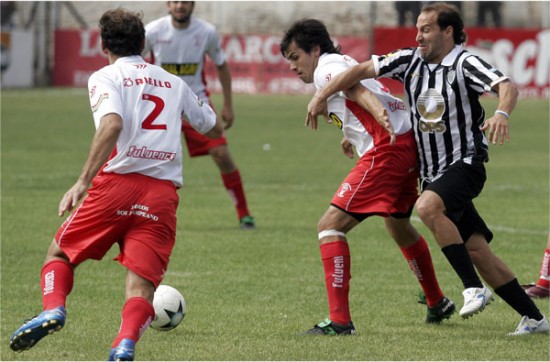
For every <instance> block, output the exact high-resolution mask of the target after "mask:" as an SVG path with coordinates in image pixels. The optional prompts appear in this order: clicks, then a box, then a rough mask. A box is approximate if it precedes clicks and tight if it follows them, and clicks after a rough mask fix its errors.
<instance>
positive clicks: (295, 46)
mask: <svg viewBox="0 0 550 362" xmlns="http://www.w3.org/2000/svg"><path fill="white" fill-rule="evenodd" d="M280 49H281V53H282V54H283V56H284V57H285V58H286V59H287V60H289V62H290V69H291V70H292V71H293V72H295V73H296V75H297V76H298V77H299V78H300V79H301V80H302V81H304V82H305V83H312V82H313V83H315V86H316V87H317V89H321V88H323V87H325V86H326V85H327V84H330V81H331V79H332V77H334V76H335V75H337V74H338V73H340V72H342V71H344V70H345V69H347V68H349V67H352V66H354V65H355V64H357V62H356V61H355V60H353V59H352V58H350V57H349V56H346V55H341V54H340V49H339V47H335V46H334V44H333V42H332V40H331V39H330V36H329V34H328V31H327V29H326V27H325V26H324V24H323V23H322V22H320V21H318V20H315V19H304V20H300V21H297V22H295V23H294V24H293V25H292V26H291V27H290V28H289V29H288V30H287V31H286V32H285V35H284V37H283V39H282V41H281V44H280ZM327 116H328V120H329V123H332V124H333V125H335V126H337V127H338V128H340V129H341V130H342V132H343V134H344V139H343V140H342V147H343V151H344V153H345V154H346V155H347V156H348V157H350V158H353V157H354V153H353V148H355V151H356V153H357V155H358V156H359V160H358V161H357V164H356V165H355V167H354V168H353V169H352V170H351V171H350V173H349V174H348V176H347V177H346V178H345V179H344V181H343V182H342V184H341V185H340V187H339V188H338V190H337V191H336V193H335V194H334V195H333V197H332V201H331V203H330V206H329V207H328V209H327V211H326V212H325V214H324V215H323V216H322V217H321V219H320V221H319V223H318V226H317V229H318V233H319V234H318V239H319V243H320V251H321V259H322V261H323V269H324V274H325V285H326V289H327V295H328V303H329V317H328V318H327V319H326V320H325V321H323V322H321V323H319V324H317V325H315V326H314V327H313V329H311V330H308V331H307V332H306V334H324V335H338V334H353V333H355V327H354V326H353V323H352V320H351V315H350V308H349V302H348V295H349V281H350V279H351V275H350V264H351V258H350V250H349V246H348V241H347V237H346V234H347V233H348V232H349V231H350V230H352V229H353V228H354V227H355V226H357V225H358V224H359V223H361V222H362V221H363V220H365V219H366V218H368V217H370V216H373V215H378V216H382V217H384V221H385V224H386V228H387V230H388V233H389V234H390V236H391V237H392V238H393V239H394V240H395V242H396V243H397V245H398V246H399V247H400V249H401V252H402V253H403V256H404V257H405V259H406V260H407V262H408V263H409V266H410V267H411V269H412V270H413V272H414V275H415V276H416V278H417V279H418V281H419V283H420V285H421V286H422V289H423V291H424V292H425V293H426V296H427V300H428V302H427V304H428V309H427V316H426V322H427V323H440V322H441V321H442V320H443V319H446V318H449V317H450V316H451V315H452V314H453V312H454V311H455V305H454V303H453V302H452V301H451V300H449V299H448V298H447V297H445V296H444V295H443V293H442V291H441V289H440V287H439V284H438V282H437V278H436V275H435V272H434V268H433V264H432V259H431V256H430V251H429V249H428V245H427V243H426V241H425V240H424V238H423V237H422V236H421V235H420V234H419V233H418V232H417V231H416V230H415V228H414V227H413V226H412V225H411V223H410V215H411V212H412V209H413V207H414V203H415V201H416V199H417V197H418V187H417V180H418V166H417V163H418V161H417V152H416V146H415V142H414V136H413V133H412V131H411V125H410V122H409V120H408V112H407V110H406V108H405V105H404V104H403V102H402V101H401V100H400V99H398V98H396V97H394V96H392V95H391V94H390V93H389V91H388V90H387V89H386V88H385V87H383V86H382V84H380V83H379V82H378V81H375V80H368V81H364V82H361V83H360V84H358V85H357V86H356V87H355V88H354V89H352V90H349V91H347V92H345V94H343V93H341V94H337V95H334V96H333V97H331V98H330V99H329V101H328V114H327ZM310 126H311V127H312V128H313V129H316V128H317V124H314V125H313V124H312V125H310Z"/></svg>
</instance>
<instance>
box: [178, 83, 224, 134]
mask: <svg viewBox="0 0 550 362" xmlns="http://www.w3.org/2000/svg"><path fill="white" fill-rule="evenodd" d="M182 87H183V97H182V98H183V101H184V104H183V118H184V119H185V120H187V122H189V124H190V125H191V126H192V127H193V128H194V129H195V130H196V131H197V132H199V133H202V134H204V133H206V132H208V131H210V130H211V129H212V128H214V126H215V125H216V113H215V112H214V110H213V109H212V108H211V107H210V105H208V103H206V102H204V101H203V100H202V99H201V98H200V97H199V96H197V95H196V94H195V93H193V91H192V90H191V88H189V86H188V85H187V84H186V83H185V82H182Z"/></svg>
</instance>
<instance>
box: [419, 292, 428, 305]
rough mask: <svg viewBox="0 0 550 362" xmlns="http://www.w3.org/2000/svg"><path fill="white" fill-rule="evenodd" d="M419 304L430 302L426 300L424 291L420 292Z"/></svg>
mask: <svg viewBox="0 0 550 362" xmlns="http://www.w3.org/2000/svg"><path fill="white" fill-rule="evenodd" d="M418 304H428V302H427V301H426V295H425V294H424V292H423V291H420V292H418Z"/></svg>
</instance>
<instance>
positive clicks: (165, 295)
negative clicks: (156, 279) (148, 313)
mask: <svg viewBox="0 0 550 362" xmlns="http://www.w3.org/2000/svg"><path fill="white" fill-rule="evenodd" d="M153 308H155V319H154V320H153V322H152V323H151V328H153V329H156V330H157V331H169V330H171V329H174V328H176V327H177V326H178V325H179V324H180V323H181V321H182V320H183V317H185V312H186V311H187V305H186V304H185V299H184V298H183V295H181V293H180V292H179V291H178V290H177V289H176V288H173V287H171V286H169V285H164V284H161V285H159V286H158V288H157V290H156V291H155V297H154V298H153Z"/></svg>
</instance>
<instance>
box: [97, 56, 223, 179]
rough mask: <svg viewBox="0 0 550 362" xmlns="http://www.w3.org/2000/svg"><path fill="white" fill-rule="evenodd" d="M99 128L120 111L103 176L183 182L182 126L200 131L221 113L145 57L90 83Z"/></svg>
mask: <svg viewBox="0 0 550 362" xmlns="http://www.w3.org/2000/svg"><path fill="white" fill-rule="evenodd" d="M88 90H89V96H90V104H91V107H92V112H93V117H94V122H95V126H96V128H98V127H99V124H100V122H101V118H102V117H103V116H105V115H107V114H110V113H116V114H118V115H119V116H120V117H121V118H122V131H121V133H120V135H119V138H118V140H117V143H116V148H115V150H114V151H113V153H112V154H111V157H110V159H109V161H108V162H107V163H106V165H105V166H104V168H103V172H108V173H109V172H112V173H119V174H127V173H133V172H136V173H140V174H143V175H146V176H150V177H154V178H157V179H160V180H169V181H172V182H173V183H174V184H175V185H176V186H178V187H180V186H181V185H182V184H183V176H182V146H181V122H182V117H184V116H185V118H186V119H188V120H189V122H190V124H191V125H192V126H193V127H194V128H195V129H196V130H197V131H198V132H200V133H206V132H208V131H209V130H210V129H212V128H213V127H214V125H215V124H216V114H215V113H214V111H213V110H212V108H210V106H209V105H208V104H206V103H203V101H202V100H201V99H200V98H198V97H197V96H196V95H195V94H194V93H193V92H192V91H191V88H189V86H187V84H185V82H183V81H182V80H181V79H180V78H178V77H176V76H173V75H172V74H169V73H168V72H166V71H164V70H163V69H161V68H160V67H157V66H155V65H153V64H149V63H147V62H145V60H144V59H143V58H142V57H140V56H129V57H123V58H119V59H117V60H116V62H115V63H114V64H111V65H108V66H106V67H104V68H102V69H100V70H98V71H97V72H95V73H93V74H92V76H91V77H90V79H89V80H88Z"/></svg>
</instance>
